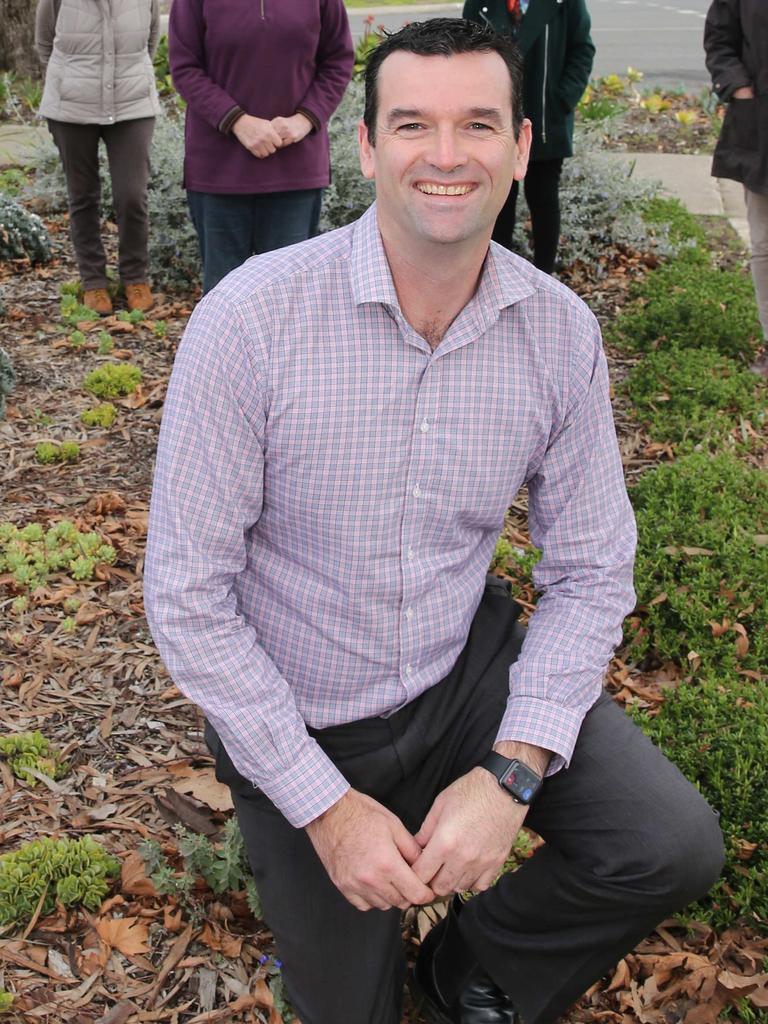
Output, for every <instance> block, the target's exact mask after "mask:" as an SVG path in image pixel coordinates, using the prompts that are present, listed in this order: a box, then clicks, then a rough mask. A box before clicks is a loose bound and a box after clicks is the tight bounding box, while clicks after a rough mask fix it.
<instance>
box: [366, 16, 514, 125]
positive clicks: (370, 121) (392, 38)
mask: <svg viewBox="0 0 768 1024" xmlns="http://www.w3.org/2000/svg"><path fill="white" fill-rule="evenodd" d="M398 50H404V51H405V52H406V53H415V54H416V55H417V56H419V57H451V56H453V54H455V53H498V55H499V56H500V57H501V59H502V60H503V61H504V63H505V64H506V65H507V70H508V71H509V78H510V84H511V92H512V127H513V129H514V132H515V138H517V134H518V132H519V131H520V125H521V124H522V122H523V58H522V55H521V53H520V51H519V50H518V48H517V46H516V45H515V44H514V43H513V42H512V40H511V39H510V38H509V36H502V35H499V34H498V33H497V32H494V31H492V30H491V29H490V28H487V27H486V26H485V25H478V24H476V23H475V22H474V21H467V20H466V19H465V18H432V19H431V20H430V21H413V22H411V23H410V25H405V26H404V27H403V28H401V29H400V31H399V32H393V33H391V34H387V35H386V36H385V38H384V40H383V41H382V42H381V43H379V45H378V46H377V47H376V48H375V49H374V50H372V51H371V53H370V55H369V57H368V60H367V62H366V65H365V111H364V113H363V121H364V123H365V127H366V128H367V129H368V139H369V140H370V142H371V145H374V144H375V135H376V112H377V111H376V108H377V106H378V93H377V89H376V84H377V80H378V77H379V68H380V67H381V65H382V64H383V63H384V61H385V60H386V59H387V57H389V55H390V54H391V53H396V52H397V51H398Z"/></svg>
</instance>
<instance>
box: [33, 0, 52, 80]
mask: <svg viewBox="0 0 768 1024" xmlns="http://www.w3.org/2000/svg"><path fill="white" fill-rule="evenodd" d="M56 15H57V10H56V5H55V4H54V0H38V4H37V10H36V11H35V49H36V50H37V56H38V57H39V58H40V63H41V64H42V65H43V67H44V68H46V67H47V66H48V61H49V60H50V57H51V53H52V52H53V39H54V36H55V35H56Z"/></svg>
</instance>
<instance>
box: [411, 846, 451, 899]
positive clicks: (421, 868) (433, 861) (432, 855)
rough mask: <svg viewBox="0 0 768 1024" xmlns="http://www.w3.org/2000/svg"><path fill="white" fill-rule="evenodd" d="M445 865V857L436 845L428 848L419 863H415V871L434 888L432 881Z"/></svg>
mask: <svg viewBox="0 0 768 1024" xmlns="http://www.w3.org/2000/svg"><path fill="white" fill-rule="evenodd" d="M444 863H445V855H444V853H443V851H442V850H439V849H437V847H436V846H435V844H434V843H432V844H430V845H429V846H427V847H426V848H425V849H424V850H423V851H422V853H421V856H420V857H419V859H418V860H417V861H414V864H413V870H414V872H415V874H416V875H418V877H419V878H420V879H421V881H422V882H423V883H424V884H425V885H428V886H430V888H432V879H433V878H434V877H435V876H436V875H437V873H438V872H439V871H440V869H441V868H442V866H443V864H444Z"/></svg>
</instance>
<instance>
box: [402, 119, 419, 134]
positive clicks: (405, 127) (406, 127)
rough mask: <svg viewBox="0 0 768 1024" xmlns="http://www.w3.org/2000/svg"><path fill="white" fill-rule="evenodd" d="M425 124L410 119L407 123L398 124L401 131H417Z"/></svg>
mask: <svg viewBox="0 0 768 1024" xmlns="http://www.w3.org/2000/svg"><path fill="white" fill-rule="evenodd" d="M423 127H424V125H423V124H419V123H418V121H409V122H408V123H407V124H401V125H398V129H397V130H398V131H399V132H417V131H419V129H420V128H423Z"/></svg>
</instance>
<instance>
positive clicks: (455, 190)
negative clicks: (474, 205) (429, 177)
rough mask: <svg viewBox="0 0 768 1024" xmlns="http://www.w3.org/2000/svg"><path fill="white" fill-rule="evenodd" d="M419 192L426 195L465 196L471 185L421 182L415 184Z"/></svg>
mask: <svg viewBox="0 0 768 1024" xmlns="http://www.w3.org/2000/svg"><path fill="white" fill-rule="evenodd" d="M416 188H417V189H418V190H419V192H425V193H426V194H427V195H428V196H465V195H466V194H467V192H471V191H472V186H471V185H429V184H426V183H422V184H419V185H417V186H416Z"/></svg>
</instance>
